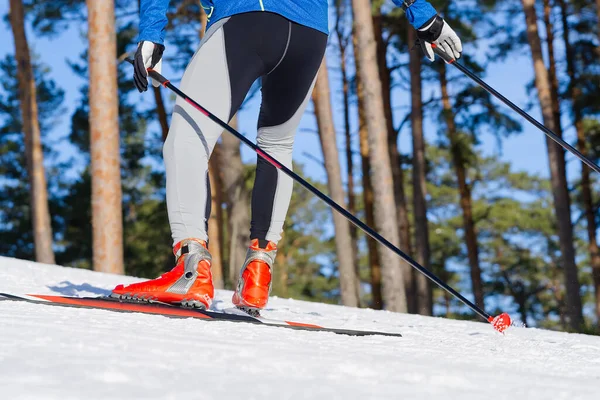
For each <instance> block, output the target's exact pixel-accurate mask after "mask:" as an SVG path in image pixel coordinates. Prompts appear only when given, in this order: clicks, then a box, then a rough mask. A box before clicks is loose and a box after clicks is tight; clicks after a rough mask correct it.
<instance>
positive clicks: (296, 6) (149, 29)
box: [138, 0, 436, 44]
mask: <svg viewBox="0 0 600 400" xmlns="http://www.w3.org/2000/svg"><path fill="white" fill-rule="evenodd" d="M393 1H394V3H395V4H397V5H398V6H400V5H402V3H403V1H402V0H393ZM327 6H328V2H327V0H202V7H203V8H204V10H205V11H206V14H207V15H208V26H207V29H208V27H210V26H211V25H212V24H213V23H215V22H216V21H218V20H220V19H222V18H226V17H230V16H232V15H235V14H241V13H245V12H250V11H269V12H273V13H276V14H280V15H282V16H284V17H285V18H287V19H289V20H291V21H294V22H296V23H298V24H300V25H304V26H308V27H310V28H314V29H316V30H319V31H321V32H324V33H329V29H328V26H327V25H328V8H327ZM168 7H169V0H141V3H140V35H139V37H138V41H140V42H141V41H142V40H148V41H150V42H154V43H159V44H163V43H164V40H165V27H166V26H167V22H168V21H167V8H168ZM435 14H436V11H435V9H434V8H433V6H432V5H431V4H429V3H428V2H427V1H426V0H416V1H415V2H414V4H413V5H411V6H410V7H409V8H408V9H407V10H406V16H407V18H408V21H409V22H410V23H411V24H412V25H413V26H414V27H415V28H419V27H421V26H422V25H423V24H424V23H425V22H426V21H427V20H429V19H430V18H431V17H433V16H434V15H435Z"/></svg>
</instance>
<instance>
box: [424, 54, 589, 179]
mask: <svg viewBox="0 0 600 400" xmlns="http://www.w3.org/2000/svg"><path fill="white" fill-rule="evenodd" d="M432 47H433V51H434V52H435V53H436V54H437V55H438V56H440V57H441V58H442V59H443V60H444V61H446V62H447V63H448V64H452V65H454V66H455V67H456V68H457V69H458V70H460V71H461V72H462V73H463V74H465V75H466V76H468V77H469V78H471V79H472V80H473V81H474V82H475V83H477V84H478V85H479V86H481V87H482V88H483V89H485V90H486V91H487V92H488V93H490V94H491V95H493V96H495V97H496V98H497V99H499V100H500V101H502V102H503V103H504V104H506V105H507V106H509V107H510V108H512V109H513V110H514V111H516V112H517V113H518V114H519V115H520V116H522V117H523V118H525V119H526V120H527V121H529V122H531V123H532V124H533V125H534V126H535V127H536V128H538V129H539V130H541V131H542V132H544V133H545V134H546V135H547V136H548V137H549V138H550V139H552V140H554V141H555V142H556V143H558V144H559V145H561V146H562V147H563V148H564V149H567V150H569V151H570V152H571V153H572V154H574V155H575V157H577V158H579V160H581V162H583V163H585V164H586V165H587V166H588V167H590V168H591V169H593V170H594V171H596V172H598V173H600V167H599V166H598V164H596V163H595V162H593V161H592V160H590V159H589V158H587V157H586V156H584V155H583V154H581V152H580V151H579V150H577V149H576V148H575V147H573V146H571V145H570V144H569V143H567V142H566V141H565V140H563V138H561V137H560V136H558V135H557V134H556V133H554V132H552V131H551V130H550V129H548V128H546V127H545V126H544V125H542V124H541V123H540V122H539V121H537V120H536V119H535V118H533V117H532V116H531V115H529V114H528V113H526V112H525V111H523V110H522V109H521V108H519V107H518V106H517V105H516V104H514V103H513V102H512V101H510V100H508V99H507V98H506V97H504V96H503V95H502V94H500V93H498V91H496V90H495V89H494V88H493V87H491V86H490V85H488V84H487V83H485V82H484V81H483V80H481V78H479V77H478V76H477V75H475V74H474V73H472V72H471V71H469V70H468V69H467V68H466V67H465V66H464V65H461V64H459V63H457V62H455V61H456V60H455V59H454V58H453V57H451V56H449V55H448V54H446V52H445V51H444V50H442V49H440V48H439V47H436V46H432Z"/></svg>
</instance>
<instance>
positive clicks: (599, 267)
mask: <svg viewBox="0 0 600 400" xmlns="http://www.w3.org/2000/svg"><path fill="white" fill-rule="evenodd" d="M599 1H600V0H599ZM559 4H560V8H561V16H562V25H563V39H564V42H565V49H566V56H567V73H568V75H569V81H570V82H569V90H568V95H569V97H570V99H571V106H572V108H573V124H574V125H575V130H576V131H577V147H578V148H579V151H580V152H581V154H583V155H587V153H588V146H587V143H586V140H585V139H586V138H585V132H584V129H583V112H582V110H581V104H580V102H579V101H578V100H577V99H578V98H579V96H580V95H581V88H580V87H579V82H578V76H577V72H576V71H575V68H576V67H575V54H574V53H573V51H574V49H573V46H572V45H571V41H570V38H569V32H570V28H569V23H568V19H567V17H568V10H567V4H566V2H565V0H559ZM599 21H600V19H599ZM581 197H582V200H583V206H584V209H585V219H586V221H587V234H588V251H589V253H590V262H591V264H592V276H593V279H594V288H595V293H596V298H595V304H596V319H597V323H598V326H599V327H600V250H599V249H598V242H597V240H596V230H597V229H598V227H597V224H596V215H595V211H594V201H593V197H592V185H591V181H590V169H589V167H588V166H587V165H585V163H581Z"/></svg>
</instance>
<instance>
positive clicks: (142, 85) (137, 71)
mask: <svg viewBox="0 0 600 400" xmlns="http://www.w3.org/2000/svg"><path fill="white" fill-rule="evenodd" d="M164 50H165V46H163V45H162V44H156V43H153V42H148V41H142V42H139V43H138V47H137V51H136V52H135V57H134V59H133V82H134V83H135V87H136V88H137V90H139V91H140V93H141V92H145V91H146V90H148V72H147V69H148V68H152V69H153V70H155V71H156V72H158V73H159V74H160V73H161V70H162V54H163V51H164ZM152 85H154V86H155V87H159V86H160V83H158V82H156V81H155V80H154V79H152Z"/></svg>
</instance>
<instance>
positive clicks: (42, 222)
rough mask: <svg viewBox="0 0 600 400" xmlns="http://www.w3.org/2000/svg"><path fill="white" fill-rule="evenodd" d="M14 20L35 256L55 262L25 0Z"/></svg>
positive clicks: (13, 10) (15, 1)
mask: <svg viewBox="0 0 600 400" xmlns="http://www.w3.org/2000/svg"><path fill="white" fill-rule="evenodd" d="M9 13H10V14H9V16H10V23H11V27H12V31H13V36H14V41H15V58H16V59H17V78H18V81H19V101H20V106H21V119H22V123H23V133H24V136H25V158H26V160H27V175H28V177H29V195H30V201H29V209H30V213H31V221H32V229H33V242H34V247H35V259H36V261H38V262H42V263H46V264H54V263H55V261H54V250H53V249H52V226H51V225H50V211H49V209H48V188H47V186H46V173H45V170H44V152H43V150H42V139H41V133H40V124H39V120H38V104H37V97H36V96H37V94H36V93H37V91H36V86H35V78H34V74H33V67H32V65H31V55H30V53H29V44H28V42H27V36H26V34H25V13H24V10H23V3H22V1H21V0H10V11H9Z"/></svg>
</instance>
